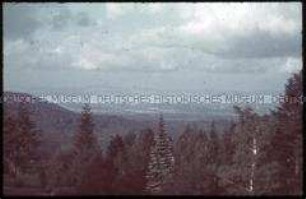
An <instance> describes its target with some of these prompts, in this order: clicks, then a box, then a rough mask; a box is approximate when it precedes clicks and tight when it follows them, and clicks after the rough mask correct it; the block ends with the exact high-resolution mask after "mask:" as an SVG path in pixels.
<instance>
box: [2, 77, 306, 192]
mask: <svg viewBox="0 0 306 199" xmlns="http://www.w3.org/2000/svg"><path fill="white" fill-rule="evenodd" d="M284 96H286V98H285V100H284V101H283V102H281V103H280V104H279V105H278V107H277V109H276V110H273V111H272V110H271V111H270V113H269V114H265V115H259V114H257V113H256V112H255V111H254V110H252V108H250V107H243V108H242V107H238V106H234V107H233V108H234V110H235V112H236V117H235V118H231V120H232V122H231V125H229V128H227V129H225V130H222V132H220V130H218V128H217V126H218V121H214V122H211V124H210V127H209V128H203V127H198V126H195V125H187V127H186V129H185V130H184V132H183V133H181V134H180V135H178V138H177V139H173V138H172V137H171V136H169V134H168V131H167V121H166V120H165V119H164V118H163V116H162V114H161V115H160V117H159V120H158V121H156V127H155V128H151V127H147V128H143V129H142V130H141V131H140V132H139V133H135V132H129V133H126V134H125V135H124V136H123V135H119V134H116V133H114V135H113V136H112V139H111V140H110V142H109V144H108V146H107V147H106V149H104V148H102V147H101V146H100V144H99V141H98V140H97V134H99V133H101V132H95V130H94V126H95V125H99V124H97V122H96V121H95V120H94V118H93V116H92V112H91V109H90V105H88V104H86V105H85V106H84V108H83V111H82V113H81V114H80V118H78V123H77V124H76V125H77V126H76V129H77V130H76V131H75V132H74V134H73V143H71V147H70V148H69V150H65V151H58V150H56V149H54V153H53V154H51V155H48V157H45V156H44V154H43V153H41V152H40V150H37V148H38V147H39V146H40V145H41V144H42V143H43V139H44V137H43V136H41V134H42V131H44V129H38V128H37V125H36V123H35V121H34V120H32V118H31V113H30V112H29V111H28V108H27V106H28V105H27V104H26V103H19V106H18V113H17V114H15V115H12V114H5V115H4V127H3V153H4V154H3V160H4V161H3V162H4V163H3V164H4V181H3V182H4V188H7V189H8V190H9V189H12V190H18V188H19V189H22V188H24V189H26V188H29V190H30V188H35V190H40V192H39V193H40V194H41V195H44V194H47V195H114V194H115V195H116V194H125V195H127V194H132V195H150V194H158V195H301V194H302V109H303V102H302V100H301V99H302V72H300V73H298V74H294V75H293V76H292V77H291V78H290V79H289V80H288V82H287V84H286V85H285V91H284ZM50 117H51V116H50ZM50 119H51V118H50ZM29 192H30V191H29ZM14 193H15V192H14V191H7V194H13V195H14ZM16 193H17V191H16ZM4 194H6V189H4Z"/></svg>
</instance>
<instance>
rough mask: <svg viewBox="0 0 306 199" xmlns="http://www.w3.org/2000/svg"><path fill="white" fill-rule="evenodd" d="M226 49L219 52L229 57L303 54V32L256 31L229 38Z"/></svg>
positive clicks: (297, 55)
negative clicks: (274, 32)
mask: <svg viewBox="0 0 306 199" xmlns="http://www.w3.org/2000/svg"><path fill="white" fill-rule="evenodd" d="M225 45H226V46H227V47H228V48H227V49H226V50H221V51H219V52H217V54H218V55H219V56H222V57H227V58H241V57H242V58H264V57H284V56H294V57H299V56H301V49H302V34H301V33H296V34H292V35H286V34H277V35H271V34H270V33H269V32H263V31H256V32H254V33H253V34H251V35H246V36H245V37H237V36H236V37H232V38H230V39H228V40H227V43H225Z"/></svg>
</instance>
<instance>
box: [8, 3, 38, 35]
mask: <svg viewBox="0 0 306 199" xmlns="http://www.w3.org/2000/svg"><path fill="white" fill-rule="evenodd" d="M3 11H4V12H3V34H4V37H5V38H7V39H10V40H12V39H18V38H28V37H30V36H31V35H32V34H33V33H34V32H35V31H36V30H37V29H38V28H39V27H40V26H41V25H42V22H41V21H39V19H38V18H37V17H36V16H35V15H36V12H37V10H36V9H35V7H33V6H29V5H26V4H5V5H4V9H3Z"/></svg>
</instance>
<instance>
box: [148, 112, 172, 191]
mask: <svg viewBox="0 0 306 199" xmlns="http://www.w3.org/2000/svg"><path fill="white" fill-rule="evenodd" d="M173 168H174V156H173V151H172V143H171V139H170V137H169V136H168V134H167V132H166V130H165V122H164V120H163V117H162V115H160V118H159V126H158V132H157V133H156V134H155V135H154V144H153V146H152V147H151V152H150V162H149V166H148V172H147V179H148V182H147V186H146V190H147V191H148V192H150V193H152V194H155V193H156V194H158V193H162V191H164V188H165V187H166V186H168V185H169V183H171V181H172V177H173Z"/></svg>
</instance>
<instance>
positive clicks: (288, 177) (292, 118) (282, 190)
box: [271, 72, 303, 195]
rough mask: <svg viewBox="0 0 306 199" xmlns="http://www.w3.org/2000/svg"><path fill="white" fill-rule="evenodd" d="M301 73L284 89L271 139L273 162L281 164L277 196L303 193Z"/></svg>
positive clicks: (293, 77) (289, 81)
mask: <svg viewBox="0 0 306 199" xmlns="http://www.w3.org/2000/svg"><path fill="white" fill-rule="evenodd" d="M302 87H303V86H302V73H301V72H299V73H298V74H294V75H293V76H292V77H291V78H290V79H289V80H288V83H287V84H286V86H285V101H283V102H281V103H280V106H279V107H278V110H277V111H276V113H275V115H276V117H277V121H278V129H277V131H276V133H275V135H274V137H273V139H272V144H271V148H272V151H271V159H273V160H275V161H276V162H277V163H278V174H277V175H276V178H277V179H276V181H278V184H279V186H278V188H276V189H275V192H276V193H277V194H294V195H295V194H301V191H302V110H303V102H302V100H301V97H302Z"/></svg>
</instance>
